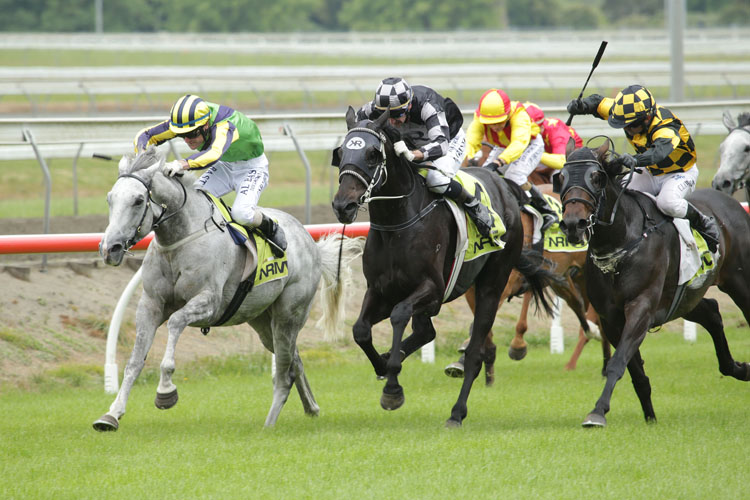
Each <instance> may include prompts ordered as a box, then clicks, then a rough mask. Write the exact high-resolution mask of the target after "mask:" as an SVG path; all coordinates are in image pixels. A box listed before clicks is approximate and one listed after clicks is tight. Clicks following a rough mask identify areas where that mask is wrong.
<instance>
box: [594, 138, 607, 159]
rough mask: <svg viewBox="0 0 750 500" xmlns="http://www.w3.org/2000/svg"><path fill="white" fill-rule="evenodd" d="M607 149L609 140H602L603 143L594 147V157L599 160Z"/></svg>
mask: <svg viewBox="0 0 750 500" xmlns="http://www.w3.org/2000/svg"><path fill="white" fill-rule="evenodd" d="M607 151H609V141H608V140H607V141H604V143H603V144H602V145H601V146H599V147H598V148H596V157H597V158H598V159H599V161H601V160H602V159H603V158H604V155H606V154H607Z"/></svg>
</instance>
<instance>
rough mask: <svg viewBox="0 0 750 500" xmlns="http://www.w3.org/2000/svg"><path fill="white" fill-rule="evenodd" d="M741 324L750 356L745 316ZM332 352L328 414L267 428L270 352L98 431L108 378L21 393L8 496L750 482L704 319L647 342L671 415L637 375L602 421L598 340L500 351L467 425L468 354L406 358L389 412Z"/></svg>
mask: <svg viewBox="0 0 750 500" xmlns="http://www.w3.org/2000/svg"><path fill="white" fill-rule="evenodd" d="M728 338H729V341H730V345H731V347H732V348H733V352H734V354H735V357H736V358H738V359H748V358H750V338H748V336H747V328H746V326H745V327H743V328H741V329H735V330H730V331H729V332H728ZM320 352H321V351H320V350H310V351H303V352H302V358H303V360H304V361H305V362H306V367H307V370H308V377H309V379H310V382H311V384H312V388H313V390H314V392H315V394H316V396H317V400H318V403H319V404H320V406H321V409H322V410H321V415H320V417H318V418H314V419H313V418H308V417H306V416H304V414H303V411H302V407H301V403H300V401H299V398H298V397H297V395H296V393H293V394H292V395H291V397H290V399H289V401H288V403H287V405H286V407H285V408H284V410H283V411H282V414H281V416H280V418H279V421H278V424H277V426H276V428H274V429H263V428H262V423H263V420H264V418H265V414H266V412H267V410H268V406H269V404H270V397H271V381H270V374H269V372H268V364H269V359H268V356H254V357H253V358H252V359H250V360H247V359H244V360H243V359H240V358H230V359H229V360H226V361H223V362H219V361H215V362H213V363H204V364H202V365H189V366H178V370H177V372H176V374H175V380H176V382H177V384H178V386H179V391H180V401H179V403H178V404H177V406H176V407H175V408H173V409H171V410H168V411H160V410H157V409H156V408H155V407H154V406H153V397H154V390H155V384H156V380H155V376H154V375H153V374H151V375H150V376H148V377H145V382H144V383H141V384H137V385H136V387H135V388H134V390H133V392H132V395H131V398H130V401H129V405H128V413H127V415H126V416H125V417H124V418H123V420H122V421H121V427H120V430H119V431H118V432H116V433H105V434H100V433H97V432H95V431H94V430H93V429H92V428H91V424H92V422H93V421H94V420H95V419H96V418H97V417H99V416H100V415H101V414H102V413H104V412H105V411H106V409H107V408H108V407H109V404H110V403H111V401H112V399H113V397H112V396H111V395H107V394H104V393H103V391H102V389H101V386H100V385H97V386H96V387H94V386H93V385H92V384H93V383H91V382H90V383H88V384H82V385H81V384H80V383H79V384H78V387H76V386H75V384H72V383H65V384H62V385H57V386H54V385H53V386H47V387H46V389H44V390H42V391H32V392H17V391H6V392H5V393H4V394H2V395H0V407H2V408H3V418H2V419H0V449H2V454H3V460H2V461H0V497H2V498H56V499H64V498H76V499H79V498H107V497H128V498H314V499H316V500H317V499H328V498H331V499H338V498H419V499H424V498H440V499H444V498H533V499H538V498H570V499H580V498H595V497H598V498H644V499H649V498H726V497H730V496H735V495H736V494H737V493H738V492H740V491H743V490H744V488H745V487H746V474H745V469H746V467H745V465H744V460H742V458H741V457H742V450H743V449H744V448H745V447H746V446H745V445H746V443H747V442H748V439H749V438H750V431H749V430H748V427H747V425H746V420H747V405H748V402H750V398H749V396H748V389H749V387H748V385H747V384H745V383H742V382H738V381H736V380H734V379H731V378H725V377H722V376H721V375H720V374H719V372H718V370H717V364H716V359H715V355H714V353H713V346H712V344H711V342H710V339H709V338H708V335H707V334H706V333H705V332H703V331H702V330H700V329H699V337H698V341H697V342H696V343H695V344H688V343H686V342H685V341H683V340H682V339H681V338H680V336H679V335H676V334H674V333H668V332H662V333H655V334H651V335H649V336H648V337H647V339H646V342H645V344H644V346H643V348H642V352H643V356H644V359H645V361H646V370H647V374H648V375H649V377H650V379H651V384H652V387H653V401H654V406H655V410H656V414H657V417H658V419H659V423H658V424H655V425H647V424H646V423H645V422H644V420H643V417H642V412H641V409H640V406H639V404H638V401H637V398H636V397H635V394H634V392H633V389H632V386H631V384H630V381H629V376H628V375H627V374H626V375H625V376H624V377H623V379H622V380H621V381H620V383H619V384H618V386H617V387H616V390H615V393H614V397H613V399H612V410H611V412H610V414H609V415H608V417H609V425H608V427H607V428H605V429H595V430H590V429H583V428H581V427H580V423H581V421H582V419H583V417H584V416H585V414H586V413H587V412H588V411H589V410H591V408H592V407H593V405H594V402H595V400H596V398H597V397H598V396H599V394H600V391H601V389H602V387H603V380H602V378H601V376H600V375H599V373H598V370H599V364H600V359H599V356H600V354H599V352H598V349H587V350H585V351H584V353H583V355H582V357H581V359H580V361H579V365H578V369H577V370H576V371H575V372H564V371H563V369H562V366H563V363H564V356H557V355H552V354H549V350H548V348H546V347H545V348H541V347H539V348H532V349H531V351H530V352H529V355H528V356H527V358H526V359H525V360H523V361H522V362H513V361H510V360H508V359H507V357H505V356H499V357H498V362H497V370H496V371H497V382H496V384H495V386H494V387H492V388H486V387H483V386H482V385H481V384H479V383H477V384H475V387H474V390H473V392H472V395H471V397H470V399H469V416H468V418H467V420H466V421H465V422H464V426H463V428H462V429H460V430H447V429H445V428H444V427H443V423H444V421H445V420H446V418H447V417H448V416H449V412H450V408H451V406H452V404H453V403H454V401H455V398H456V397H457V394H458V389H459V383H460V382H459V381H458V380H456V379H449V378H447V377H445V376H444V375H443V374H442V367H443V366H444V365H445V364H446V363H447V362H449V361H451V360H452V359H453V354H452V353H451V354H449V353H446V352H443V351H442V350H440V351H438V359H437V363H435V364H423V363H421V362H419V361H418V360H411V359H409V360H407V362H406V363H405V365H404V368H403V371H402V374H401V377H400V380H401V383H402V385H403V387H404V390H405V395H406V403H405V405H404V406H403V408H401V409H399V410H397V411H394V412H385V411H383V410H382V409H381V408H380V407H379V403H378V400H379V397H380V392H381V387H382V382H378V381H377V380H376V379H375V377H374V375H373V373H372V369H371V367H370V366H369V363H368V362H367V361H366V359H365V357H364V355H362V354H361V353H360V352H359V351H358V350H356V348H354V347H351V346H350V347H346V348H343V347H341V348H338V349H334V350H326V349H323V351H322V352H324V353H326V354H325V355H320ZM97 382H98V383H101V380H100V379H99V380H97Z"/></svg>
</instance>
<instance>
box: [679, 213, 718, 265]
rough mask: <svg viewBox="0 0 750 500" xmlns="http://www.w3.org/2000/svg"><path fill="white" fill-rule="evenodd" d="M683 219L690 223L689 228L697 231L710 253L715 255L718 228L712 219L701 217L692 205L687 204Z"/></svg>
mask: <svg viewBox="0 0 750 500" xmlns="http://www.w3.org/2000/svg"><path fill="white" fill-rule="evenodd" d="M685 218H686V219H687V220H689V221H690V226H692V228H693V229H695V230H696V231H698V232H699V233H700V234H701V236H703V238H704V239H705V240H706V244H707V245H708V249H709V250H710V251H711V253H716V250H717V249H718V248H719V237H720V235H719V227H718V226H717V225H716V221H715V220H714V218H713V217H708V216H706V215H703V214H702V213H701V212H700V210H698V209H697V208H695V206H694V205H693V204H692V203H688V207H687V214H686V215H685Z"/></svg>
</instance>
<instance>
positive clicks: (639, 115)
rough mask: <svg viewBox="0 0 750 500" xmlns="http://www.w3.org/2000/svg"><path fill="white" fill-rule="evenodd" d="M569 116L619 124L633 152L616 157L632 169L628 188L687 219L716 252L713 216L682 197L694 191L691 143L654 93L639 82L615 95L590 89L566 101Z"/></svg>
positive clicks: (694, 161) (694, 159) (678, 123)
mask: <svg viewBox="0 0 750 500" xmlns="http://www.w3.org/2000/svg"><path fill="white" fill-rule="evenodd" d="M568 112H569V113H570V114H571V115H586V114H588V115H593V116H596V117H597V118H600V119H602V120H607V122H608V123H609V125H610V126H611V127H614V128H622V129H623V130H624V131H625V137H626V138H627V140H628V142H630V144H631V145H632V146H633V149H634V150H635V154H634V155H631V154H627V153H624V154H622V155H620V157H619V160H620V162H621V163H622V165H623V166H625V167H627V168H631V169H632V168H635V167H643V169H642V170H641V171H635V172H634V174H633V177H632V179H631V180H630V183H629V184H628V188H629V189H633V190H636V191H643V192H647V193H650V194H652V195H654V196H655V197H656V204H657V206H658V207H659V209H660V210H661V211H662V212H664V213H665V214H666V215H669V216H671V217H677V218H681V219H684V218H686V219H688V220H689V221H690V223H691V225H692V226H693V228H694V229H695V230H696V231H698V232H699V233H701V234H702V235H703V237H704V238H705V239H706V242H707V243H708V247H709V249H711V251H712V252H715V251H716V249H717V247H718V243H719V230H718V227H717V226H716V223H715V222H714V220H713V218H711V217H706V216H705V215H703V214H702V213H701V212H700V211H699V210H698V209H697V208H696V207H695V206H694V205H692V204H691V203H688V202H687V200H685V197H686V196H687V195H688V194H690V193H692V192H693V191H694V190H695V185H696V183H697V181H698V165H697V163H696V159H697V153H696V150H695V143H694V142H693V138H692V137H691V136H690V133H689V132H688V130H687V128H686V127H685V125H684V124H683V123H682V121H680V119H679V118H678V117H677V116H676V115H675V114H674V113H672V111H670V110H669V109H667V108H665V107H663V106H659V105H658V104H656V101H655V100H654V96H653V94H652V93H651V92H650V91H649V90H648V89H647V88H646V87H644V86H642V85H630V86H628V87H625V88H624V89H622V90H621V91H620V92H618V94H617V95H616V96H615V98H614V99H611V98H607V97H603V96H601V95H598V94H591V95H589V96H588V97H585V98H583V99H574V100H572V101H570V103H569V104H568Z"/></svg>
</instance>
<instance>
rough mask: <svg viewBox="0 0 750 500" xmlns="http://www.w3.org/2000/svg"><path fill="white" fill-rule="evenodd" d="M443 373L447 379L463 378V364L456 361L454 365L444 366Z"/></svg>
mask: <svg viewBox="0 0 750 500" xmlns="http://www.w3.org/2000/svg"><path fill="white" fill-rule="evenodd" d="M444 371H445V374H446V375H448V376H449V377H453V378H463V377H464V364H463V363H459V362H458V361H456V362H455V363H451V364H449V365H448V366H446V367H445V370H444Z"/></svg>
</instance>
